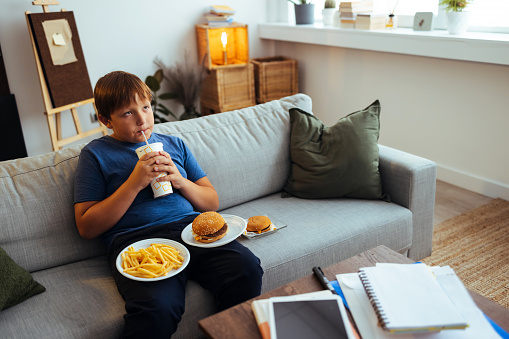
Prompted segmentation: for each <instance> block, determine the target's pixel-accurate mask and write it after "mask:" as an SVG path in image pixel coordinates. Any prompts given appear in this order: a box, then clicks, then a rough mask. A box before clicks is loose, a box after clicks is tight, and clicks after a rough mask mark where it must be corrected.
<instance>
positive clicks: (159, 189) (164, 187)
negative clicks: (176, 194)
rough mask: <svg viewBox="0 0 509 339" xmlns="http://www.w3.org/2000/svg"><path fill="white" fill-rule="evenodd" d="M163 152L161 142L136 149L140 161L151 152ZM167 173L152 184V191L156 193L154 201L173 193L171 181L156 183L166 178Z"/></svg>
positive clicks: (153, 180) (162, 174) (160, 175)
mask: <svg viewBox="0 0 509 339" xmlns="http://www.w3.org/2000/svg"><path fill="white" fill-rule="evenodd" d="M162 150H163V144H162V143H161V142H155V143H153V144H148V145H143V146H140V147H138V148H137V149H136V154H137V155H138V159H139V158H141V157H142V156H144V155H145V154H147V153H150V152H159V151H162ZM166 174H167V173H161V174H159V175H158V176H157V177H155V178H154V179H152V181H151V182H150V186H151V187H152V191H153V192H154V199H155V198H159V197H162V196H165V195H168V194H171V193H173V189H172V187H171V182H170V181H156V179H157V178H160V177H164V176H165V175H166Z"/></svg>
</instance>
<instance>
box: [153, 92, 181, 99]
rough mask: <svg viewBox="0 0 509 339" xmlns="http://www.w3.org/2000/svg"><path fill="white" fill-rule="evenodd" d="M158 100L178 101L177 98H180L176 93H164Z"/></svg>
mask: <svg viewBox="0 0 509 339" xmlns="http://www.w3.org/2000/svg"><path fill="white" fill-rule="evenodd" d="M158 98H159V99H161V100H170V99H176V98H178V96H177V94H175V93H163V94H161V95H160V96H159V97H158Z"/></svg>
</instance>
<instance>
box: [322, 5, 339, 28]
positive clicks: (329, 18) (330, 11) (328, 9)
mask: <svg viewBox="0 0 509 339" xmlns="http://www.w3.org/2000/svg"><path fill="white" fill-rule="evenodd" d="M335 13H336V0H325V4H324V8H323V9H322V16H323V24H324V26H332V23H333V21H334V14H335Z"/></svg>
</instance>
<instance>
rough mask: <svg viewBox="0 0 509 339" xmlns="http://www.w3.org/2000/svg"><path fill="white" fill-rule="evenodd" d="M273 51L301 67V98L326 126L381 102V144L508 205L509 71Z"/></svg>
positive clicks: (339, 52)
mask: <svg viewBox="0 0 509 339" xmlns="http://www.w3.org/2000/svg"><path fill="white" fill-rule="evenodd" d="M274 45H275V53H276V54H282V55H287V56H291V57H293V58H296V59H297V60H298V62H299V76H300V91H301V92H304V93H306V94H308V95H310V96H311V98H312V99H313V111H314V112H313V113H314V114H315V115H316V116H318V117H319V118H320V119H322V121H323V122H324V123H326V124H328V125H332V124H334V123H335V122H336V121H337V120H338V119H339V118H340V117H342V116H344V115H346V114H348V113H351V112H354V111H356V110H359V109H362V108H365V107H366V106H368V105H369V104H370V103H372V102H373V101H374V100H376V99H379V100H380V102H381V105H382V113H381V131H380V133H381V134H380V140H379V141H380V143H381V144H384V145H387V146H391V147H394V148H398V149H401V150H404V151H407V152H410V153H413V154H417V155H419V156H422V157H425V158H429V159H431V160H433V161H435V162H436V163H437V164H438V178H439V179H441V180H443V181H446V182H449V183H452V184H455V185H458V186H461V187H464V188H467V189H470V190H473V191H475V192H478V193H482V194H485V195H487V196H491V197H502V198H504V199H509V105H508V104H507V97H508V95H509V67H508V66H502V65H494V64H486V63H475V62H464V61H453V60H445V59H438V58H427V57H417V56H410V55H401V54H392V53H382V52H372V51H364V50H356V49H347V48H338V47H325V46H318V45H311V44H300V43H291V42H274ZM324 65H326V66H327V67H324Z"/></svg>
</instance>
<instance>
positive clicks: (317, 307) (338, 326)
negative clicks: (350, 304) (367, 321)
mask: <svg viewBox="0 0 509 339" xmlns="http://www.w3.org/2000/svg"><path fill="white" fill-rule="evenodd" d="M268 308H269V328H270V337H271V339H296V338H313V339H329V338H334V339H338V338H345V339H353V338H355V336H354V334H353V332H352V328H351V325H350V321H349V320H348V315H347V314H346V310H345V306H344V305H343V302H342V300H341V298H340V297H339V296H337V295H332V294H331V295H330V296H325V297H324V296H322V297H312V298H299V297H298V296H295V298H291V297H290V298H289V297H274V298H270V299H269V303H268Z"/></svg>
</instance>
